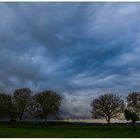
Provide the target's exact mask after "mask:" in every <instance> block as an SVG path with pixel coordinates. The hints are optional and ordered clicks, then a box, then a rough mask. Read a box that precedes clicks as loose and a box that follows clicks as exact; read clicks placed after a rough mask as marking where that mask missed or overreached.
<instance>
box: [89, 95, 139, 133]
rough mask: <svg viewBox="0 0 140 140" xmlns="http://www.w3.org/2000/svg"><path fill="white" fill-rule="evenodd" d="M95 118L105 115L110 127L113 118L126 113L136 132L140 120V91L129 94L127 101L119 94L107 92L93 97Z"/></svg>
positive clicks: (125, 115) (126, 117)
mask: <svg viewBox="0 0 140 140" xmlns="http://www.w3.org/2000/svg"><path fill="white" fill-rule="evenodd" d="M91 107H92V111H91V113H92V115H93V118H98V117H101V118H102V117H104V118H105V119H106V121H107V125H108V128H110V121H111V119H112V118H118V117H119V116H120V115H124V117H125V119H126V120H131V121H132V126H133V131H134V132H135V125H136V121H138V120H140V118H139V117H140V92H133V93H130V94H128V96H127V99H126V102H124V100H123V99H122V98H121V97H120V96H119V95H117V94H112V93H107V94H104V95H100V96H99V97H97V98H95V99H93V101H92V103H91Z"/></svg>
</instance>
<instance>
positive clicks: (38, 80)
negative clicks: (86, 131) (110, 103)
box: [0, 2, 140, 117]
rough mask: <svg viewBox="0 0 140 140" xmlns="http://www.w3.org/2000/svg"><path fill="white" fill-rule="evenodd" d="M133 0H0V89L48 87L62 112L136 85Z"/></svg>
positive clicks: (86, 112)
mask: <svg viewBox="0 0 140 140" xmlns="http://www.w3.org/2000/svg"><path fill="white" fill-rule="evenodd" d="M139 15H140V4H139V3H132V2H131V3H109V2H108V3H95V2H94V3H85V2H84V3H76V2H75V3H51V2H50V3H49V2H45V3H44V2H43V3H39V2H38V3H2V2H1V3H0V21H1V22H0V89H1V91H2V90H4V91H5V90H6V91H13V90H14V89H15V88H20V87H30V88H32V89H33V90H34V91H38V90H41V89H53V90H56V91H58V92H59V93H61V94H62V95H63V96H64V102H63V104H64V107H63V108H62V112H63V114H65V116H72V117H90V102H91V100H92V99H93V98H94V97H96V96H98V95H99V94H103V93H105V92H115V93H120V94H121V95H122V96H124V97H125V96H126V95H127V93H128V92H131V91H137V90H140V85H139V83H140V63H139V60H140V39H139V38H140V26H139V25H140V16H139Z"/></svg>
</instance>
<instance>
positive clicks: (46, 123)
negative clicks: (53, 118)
mask: <svg viewBox="0 0 140 140" xmlns="http://www.w3.org/2000/svg"><path fill="white" fill-rule="evenodd" d="M47 119H48V118H47V115H46V116H45V128H48V122H47Z"/></svg>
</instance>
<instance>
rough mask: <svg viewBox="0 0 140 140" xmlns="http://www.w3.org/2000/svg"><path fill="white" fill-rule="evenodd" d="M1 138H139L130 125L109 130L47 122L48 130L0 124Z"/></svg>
mask: <svg viewBox="0 0 140 140" xmlns="http://www.w3.org/2000/svg"><path fill="white" fill-rule="evenodd" d="M0 137H1V138H140V126H136V132H132V127H131V125H130V124H112V125H111V128H110V130H108V129H107V126H106V125H105V124H90V125H86V124H84V125H83V124H82V125H81V124H80V123H78V124H77V123H68V122H63V123H62V122H57V123H56V122H55V123H53V122H49V125H48V128H45V127H44V125H43V124H42V123H23V124H22V127H21V128H19V127H18V126H17V125H13V124H9V123H7V124H5V123H0Z"/></svg>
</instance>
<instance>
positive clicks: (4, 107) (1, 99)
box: [0, 93, 12, 118]
mask: <svg viewBox="0 0 140 140" xmlns="http://www.w3.org/2000/svg"><path fill="white" fill-rule="evenodd" d="M11 105H12V100H11V96H10V95H7V94H5V93H0V117H1V118H3V117H9V115H10V111H11Z"/></svg>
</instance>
